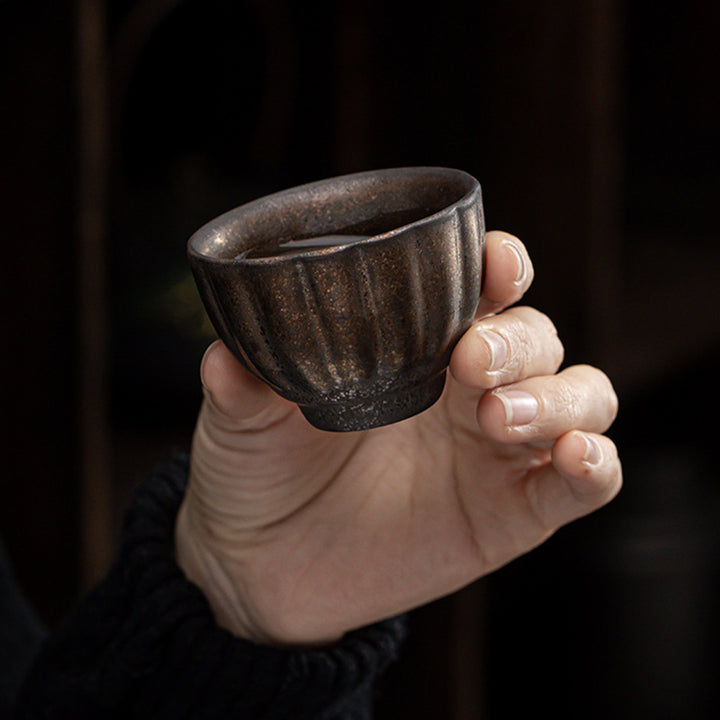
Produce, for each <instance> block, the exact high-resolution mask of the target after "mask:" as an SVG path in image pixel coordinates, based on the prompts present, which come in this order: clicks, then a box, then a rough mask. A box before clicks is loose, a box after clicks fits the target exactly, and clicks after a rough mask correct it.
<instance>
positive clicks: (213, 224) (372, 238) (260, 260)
mask: <svg viewBox="0 0 720 720" xmlns="http://www.w3.org/2000/svg"><path fill="white" fill-rule="evenodd" d="M407 173H413V174H424V173H427V174H436V175H437V174H443V175H448V176H452V177H457V178H462V179H464V180H467V181H469V190H468V191H467V192H466V193H465V194H464V195H463V196H462V197H460V198H458V199H457V200H454V201H453V202H451V203H449V204H448V205H446V206H445V207H443V208H442V209H440V210H437V211H436V212H433V213H431V214H429V215H426V216H424V217H421V218H419V219H417V220H414V221H412V222H409V223H404V224H402V225H399V226H398V227H396V228H392V229H391V230H387V231H385V232H382V233H376V234H374V235H369V236H367V237H364V238H362V239H359V240H356V241H353V242H350V243H346V244H342V245H333V246H328V247H319V248H308V249H304V250H298V251H297V252H294V253H292V254H288V255H268V256H262V257H246V256H242V255H236V256H234V257H225V258H223V257H219V256H217V255H212V254H209V253H207V252H202V251H201V250H199V249H198V245H200V244H201V243H202V244H207V243H208V241H209V239H210V238H212V237H213V236H214V237H215V238H217V239H218V240H220V241H222V242H224V241H225V238H226V235H223V233H222V232H221V228H225V227H227V225H228V224H230V223H231V222H232V221H233V220H235V219H236V218H237V217H238V216H239V215H241V214H244V213H247V212H248V210H250V209H252V208H253V207H254V206H257V205H258V204H260V203H267V202H269V201H270V202H271V201H273V200H282V198H284V197H287V196H289V195H294V194H297V193H299V192H307V191H308V190H311V189H313V188H319V187H322V186H323V185H330V184H336V183H341V182H343V181H346V182H348V181H351V180H354V179H355V180H356V179H362V178H363V177H369V176H373V175H374V176H376V175H378V174H388V175H402V174H407ZM480 192H481V186H480V182H479V181H478V180H477V178H475V177H474V176H473V175H472V174H470V173H468V172H466V171H465V170H460V169H457V168H452V167H446V166H434V165H418V166H401V167H390V168H380V169H376V170H365V171H361V172H354V173H344V174H341V175H336V176H332V177H326V178H323V179H320V180H314V181H311V182H307V183H301V184H299V185H294V186H292V187H288V188H285V189H282V190H279V191H277V192H273V193H269V194H265V195H261V196H259V197H257V198H254V199H253V200H249V201H248V202H245V203H242V204H241V205H238V206H236V207H234V208H232V209H231V210H228V211H226V212H224V213H222V214H221V215H218V216H216V217H215V218H213V219H212V220H210V221H209V222H207V223H205V224H204V225H202V226H201V227H200V228H199V229H198V230H196V231H195V232H194V233H193V234H192V235H191V236H190V238H189V239H188V241H187V253H188V255H189V256H191V257H193V258H195V259H196V260H199V261H202V262H204V263H209V264H217V265H222V266H227V265H236V266H261V265H273V264H279V263H286V262H288V261H297V260H299V259H304V258H313V257H327V256H333V255H337V254H341V253H345V252H348V251H350V250H351V249H352V248H356V247H358V246H366V245H372V244H376V243H380V242H384V241H387V240H390V239H392V238H393V237H395V236H397V235H399V234H401V233H404V232H407V230H408V229H409V228H415V227H422V226H423V225H427V224H430V223H433V222H436V221H437V220H438V219H439V218H443V217H445V216H447V215H448V214H450V213H452V212H454V211H455V210H456V209H458V208H460V207H464V206H469V205H472V203H474V202H475V200H476V196H477V195H478V194H479V193H480Z"/></svg>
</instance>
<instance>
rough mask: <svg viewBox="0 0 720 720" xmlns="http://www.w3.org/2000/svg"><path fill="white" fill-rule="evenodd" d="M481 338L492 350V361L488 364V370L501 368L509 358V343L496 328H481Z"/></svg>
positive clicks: (492, 370)
mask: <svg viewBox="0 0 720 720" xmlns="http://www.w3.org/2000/svg"><path fill="white" fill-rule="evenodd" d="M478 335H479V336H480V339H481V340H482V341H483V342H484V343H485V344H486V345H487V347H488V350H489V352H490V362H489V363H488V365H487V368H485V369H486V371H487V372H495V371H496V370H499V369H500V368H501V367H503V365H505V361H506V360H507V354H508V351H507V343H506V342H505V338H503V337H502V335H499V334H498V333H496V332H495V331H494V330H479V331H478Z"/></svg>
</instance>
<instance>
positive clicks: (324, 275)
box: [188, 167, 485, 431]
mask: <svg viewBox="0 0 720 720" xmlns="http://www.w3.org/2000/svg"><path fill="white" fill-rule="evenodd" d="M484 236H485V233H484V219H483V208H482V199H481V192H480V185H479V183H478V182H477V180H475V178H473V177H472V176H470V175H468V174H467V173H464V172H462V171H460V170H453V169H448V168H434V167H410V168H396V169H388V170H375V171H371V172H364V173H357V174H353V175H344V176H341V177H335V178H330V179H327V180H321V181H318V182H313V183H310V184H307V185H301V186H299V187H295V188H291V189H289V190H284V191H282V192H278V193H275V194H273V195H269V196H267V197H263V198H260V199H258V200H255V201H253V202H250V203H248V204H246V205H242V206H241V207H238V208H236V209H234V210H231V211H230V212H228V213H226V214H224V215H221V216H220V217H218V218H217V219H215V220H213V221H211V222H209V223H208V224H207V225H205V226H203V227H202V228H200V229H199V230H198V231H197V232H196V233H195V234H194V235H193V236H192V237H191V238H190V240H189V241H188V258H189V261H190V264H191V268H192V271H193V274H194V277H195V280H196V283H197V286H198V289H199V291H200V295H201V297H202V299H203V302H204V304H205V307H206V309H207V312H208V314H209V316H210V318H211V320H212V322H213V324H214V326H215V329H216V330H217V332H218V335H219V336H220V338H221V339H222V340H223V341H224V342H225V344H226V345H227V347H228V348H229V349H230V350H231V351H232V352H233V354H234V355H235V356H236V357H237V359H238V360H239V361H240V362H241V363H242V364H243V365H244V366H245V367H246V368H247V369H248V370H249V371H250V372H251V373H252V374H253V375H255V376H257V377H258V378H260V379H261V380H263V381H264V382H266V383H267V384H268V385H269V386H270V387H271V388H273V390H275V391H276V392H277V393H278V394H280V395H281V396H283V397H285V398H287V399H288V400H291V401H292V402H294V403H297V404H298V405H299V407H300V410H301V411H302V413H303V414H304V415H305V417H306V418H307V419H308V420H309V421H310V422H311V423H312V424H313V425H314V426H316V427H318V428H320V429H323V430H332V431H348V430H363V429H367V428H372V427H377V426H380V425H386V424H389V423H393V422H397V421H399V420H403V419H405V418H408V417H410V416H412V415H415V414H417V413H419V412H421V411H423V410H425V409H426V408H428V407H429V406H430V405H432V404H433V403H434V402H435V401H436V400H437V399H438V398H439V396H440V394H441V393H442V390H443V387H444V383H445V377H446V370H447V366H448V363H449V359H450V353H451V351H452V349H453V347H454V345H455V343H456V342H457V340H458V339H459V338H460V336H461V335H462V334H463V333H464V332H465V331H466V330H467V328H468V327H469V326H470V323H471V321H472V319H473V316H474V313H475V310H476V308H477V303H478V300H479V298H480V289H481V288H480V284H481V275H482V262H483V249H484Z"/></svg>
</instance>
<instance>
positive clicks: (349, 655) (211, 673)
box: [16, 456, 403, 720]
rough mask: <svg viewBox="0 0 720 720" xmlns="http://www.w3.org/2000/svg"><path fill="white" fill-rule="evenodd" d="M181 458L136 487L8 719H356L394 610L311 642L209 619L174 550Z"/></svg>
mask: <svg viewBox="0 0 720 720" xmlns="http://www.w3.org/2000/svg"><path fill="white" fill-rule="evenodd" d="M186 479H187V457H185V456H182V457H178V458H176V459H175V461H174V462H173V463H172V464H171V465H169V466H168V467H166V468H164V469H162V470H160V471H158V472H156V473H155V474H154V475H153V477H152V478H151V479H150V480H149V481H148V482H147V483H145V484H144V485H142V486H141V487H140V488H139V490H138V491H137V492H136V495H135V497H134V500H133V502H132V504H131V507H130V509H129V511H128V513H127V516H126V521H125V526H124V529H123V539H122V545H121V550H120V554H119V556H118V559H117V562H116V563H115V565H114V566H113V568H112V570H111V571H110V573H109V574H108V576H107V578H106V579H105V580H104V581H103V582H102V583H101V584H100V585H99V586H98V587H97V588H96V589H95V590H94V591H92V592H91V593H89V594H88V595H87V596H86V597H85V598H84V600H83V602H82V603H81V604H80V606H79V607H78V609H77V611H76V612H75V613H74V615H73V616H72V617H70V618H68V620H67V621H66V622H65V623H64V624H63V625H62V627H60V628H59V629H58V630H57V631H56V632H55V633H53V634H52V636H51V637H50V638H49V640H48V641H47V642H46V643H45V645H44V647H43V649H42V651H41V652H40V654H39V656H38V658H37V659H36V661H35V662H34V664H33V666H32V668H31V670H30V671H29V673H28V676H27V678H26V680H25V682H24V684H23V688H22V690H21V694H20V698H19V701H18V707H17V713H16V715H17V718H19V719H21V720H23V719H28V718H48V719H49V718H71V717H72V718H78V717H83V718H143V719H147V718H153V719H158V718H172V719H173V720H180V719H182V718H194V719H197V718H207V719H210V718H222V719H223V720H227V718H237V719H238V720H242V719H246V718H247V719H255V718H257V719H260V718H262V719H263V720H275V719H277V720H280V719H281V718H292V719H293V720H303V719H304V718H308V719H310V718H312V719H313V720H316V719H320V718H322V719H323V720H330V719H333V718H338V719H339V718H342V719H343V720H361V719H362V720H366V719H367V718H370V717H371V715H372V713H371V704H372V692H373V686H374V681H375V679H376V678H377V677H378V675H379V673H381V672H382V670H383V669H384V668H385V667H386V666H387V665H388V664H389V663H390V661H391V660H392V659H393V658H394V657H395V656H396V653H397V650H398V646H399V644H400V641H401V638H402V635H403V622H402V620H400V619H392V620H387V621H385V622H382V623H379V624H377V625H374V626H371V627H368V628H364V629H362V630H359V631H356V632H353V633H350V634H348V635H347V636H346V637H345V638H344V639H342V640H341V641H340V642H338V643H337V644H335V645H333V646H330V647H326V648H322V649H303V650H296V649H280V648H270V647H261V646H257V645H254V644H252V643H250V642H246V641H244V640H240V639H238V638H235V637H234V636H232V635H231V634H230V633H228V632H226V631H225V630H223V629H222V628H220V627H219V626H218V625H217V624H216V623H215V621H214V618H213V616H212V613H211V611H210V608H209V606H208V604H207V602H206V600H205V598H204V596H203V595H202V593H201V592H200V590H199V589H198V588H197V587H196V586H194V585H193V584H191V583H190V582H189V581H188V580H187V579H186V578H185V577H184V575H183V574H182V572H181V571H180V569H179V567H178V566H177V564H176V563H175V559H174V542H173V532H174V524H175V516H176V513H177V510H178V508H179V506H180V502H181V499H182V495H183V492H184V489H185V483H186Z"/></svg>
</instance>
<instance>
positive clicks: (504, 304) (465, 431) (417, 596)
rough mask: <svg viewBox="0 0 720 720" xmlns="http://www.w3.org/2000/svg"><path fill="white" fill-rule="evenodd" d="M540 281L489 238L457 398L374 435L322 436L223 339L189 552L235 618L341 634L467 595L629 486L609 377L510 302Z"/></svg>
mask: <svg viewBox="0 0 720 720" xmlns="http://www.w3.org/2000/svg"><path fill="white" fill-rule="evenodd" d="M532 277H533V271H532V265H531V262H530V259H529V257H528V255H527V252H526V250H525V248H524V246H523V245H522V243H521V242H520V241H519V240H518V239H517V238H514V237H512V236H510V235H507V234H506V233H501V232H490V233H488V234H487V238H486V270H485V282H484V288H483V294H482V297H481V299H480V304H479V307H478V313H477V319H476V321H475V323H474V324H473V326H472V327H471V328H470V330H468V332H467V333H466V334H465V335H464V336H463V337H462V338H461V340H460V342H459V343H458V344H457V346H456V347H455V349H454V351H453V354H452V357H451V361H450V373H449V374H448V380H447V383H446V386H445V390H444V392H443V395H442V397H441V398H440V400H439V401H438V402H437V403H436V404H435V405H433V406H432V407H431V408H429V409H428V410H426V411H425V412H423V413H421V414H420V415H417V416H415V417H412V418H409V419H407V420H405V421H403V422H400V423H396V424H394V425H390V426H386V427H381V428H376V429H373V430H368V431H362V432H353V433H328V432H324V431H321V430H317V429H315V428H314V427H312V426H311V425H310V424H309V423H308V422H307V421H306V420H305V418H304V417H303V416H302V414H301V413H300V411H299V410H298V408H297V406H295V405H293V404H292V403H290V402H288V401H286V400H283V399H282V398H280V397H278V396H277V395H276V394H275V393H273V392H272V391H271V390H270V389H269V388H268V387H267V386H266V385H264V384H263V383H261V382H260V381H258V380H257V379H255V378H254V377H252V376H251V375H250V374H248V373H247V372H246V371H245V370H244V369H243V368H242V366H241V365H240V364H239V363H238V362H237V361H236V360H235V359H234V358H233V356H232V355H231V354H230V352H229V351H228V350H227V349H226V348H225V346H224V345H222V344H221V343H220V342H216V343H214V344H213V345H211V347H210V348H209V349H208V351H207V352H206V354H205V357H204V358H203V363H202V367H201V375H202V379H203V385H204V388H205V393H204V394H205V398H204V402H203V405H202V408H201V410H200V415H199V417H198V421H197V426H196V429H195V435H194V439H193V447H192V453H191V469H190V479H189V484H188V489H187V492H186V496H185V499H184V501H183V504H182V506H181V509H180V513H179V515H178V519H177V526H176V548H177V558H178V562H179V564H180V566H181V568H182V569H183V571H184V572H185V574H186V575H187V577H188V578H189V579H190V580H192V581H193V582H195V583H196V584H197V585H198V586H199V587H200V588H201V589H202V590H203V592H204V593H205V595H206V597H207V598H208V601H209V603H210V605H211V607H212V609H213V611H214V613H215V616H216V618H217V620H218V622H219V623H220V624H221V625H222V626H224V627H226V628H227V629H229V630H230V631H231V632H233V633H234V634H236V635H238V636H241V637H246V638H249V639H251V640H254V641H257V642H261V643H272V644H313V643H322V642H329V641H332V640H334V639H336V638H338V637H340V636H342V634H343V633H345V632H347V631H348V630H351V629H354V628H357V627H360V626H362V625H366V624H369V623H371V622H374V621H377V620H380V619H383V618H386V617H390V616H393V615H396V614H398V613H400V612H403V611H406V610H409V609H411V608H414V607H417V606H419V605H422V604H425V603H427V602H430V601H431V600H434V599H436V598H438V597H441V596H443V595H446V594H448V593H450V592H453V591H455V590H457V589H459V588H461V587H462V586H464V585H466V584H467V583H469V582H472V581H473V580H475V579H477V578H478V577H480V576H482V575H484V574H487V573H489V572H491V571H492V570H494V569H496V568H498V567H500V566H502V565H503V564H505V563H507V562H509V561H510V560H512V559H513V558H515V557H517V556H519V555H521V554H523V553H525V552H527V551H528V550H530V549H531V548H533V547H535V546H536V545H538V544H540V543H541V542H543V541H544V540H545V539H547V538H548V537H549V536H550V535H551V534H552V533H553V532H554V531H555V530H556V529H557V528H559V527H560V526H562V525H564V524H566V523H568V522H570V521H572V520H574V519H576V518H578V517H580V516H582V515H585V514H587V513H589V512H591V511H593V510H595V509H597V508H599V507H600V506H602V505H603V504H605V503H606V502H608V501H609V500H610V499H611V498H612V497H613V496H614V495H615V494H616V492H617V491H618V490H619V488H620V485H621V475H622V473H621V467H620V461H619V460H618V457H617V452H616V449H615V447H614V445H613V443H612V442H611V441H610V440H609V439H608V438H607V437H605V436H603V435H602V434H601V433H603V432H605V431H606V430H607V428H608V427H609V426H610V424H611V423H612V421H613V420H614V417H615V414H616V412H617V398H616V396H615V393H614V391H613V388H612V385H611V384H610V381H609V380H608V379H607V377H606V376H605V375H604V374H603V373H602V372H601V371H600V370H597V369H595V368H592V367H589V366H585V365H580V366H573V367H568V368H567V369H564V370H562V371H560V372H558V369H559V367H560V365H561V363H562V359H563V348H562V344H561V343H560V341H559V339H558V337H557V333H556V332H555V329H554V326H553V325H552V323H551V321H550V320H549V319H548V318H547V317H546V316H544V315H543V314H541V313H540V312H538V311H537V310H534V309H532V308H529V307H511V308H510V309H505V308H508V307H509V306H511V305H513V304H514V303H516V302H517V301H518V300H519V299H520V298H521V297H522V295H523V294H524V293H525V291H526V290H527V289H528V287H529V286H530V283H531V282H532ZM503 310H504V311H503Z"/></svg>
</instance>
